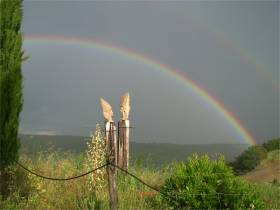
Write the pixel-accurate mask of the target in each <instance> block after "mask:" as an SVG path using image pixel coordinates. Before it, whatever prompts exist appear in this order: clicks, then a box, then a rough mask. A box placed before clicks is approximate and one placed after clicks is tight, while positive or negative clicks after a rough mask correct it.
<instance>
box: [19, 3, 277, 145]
mask: <svg viewBox="0 0 280 210" xmlns="http://www.w3.org/2000/svg"><path fill="white" fill-rule="evenodd" d="M23 32H24V34H26V35H44V36H47V35H62V36H75V37H94V38H96V39H97V40H103V41H105V42H108V43H112V44H115V45H118V46H123V47H126V48H129V49H132V50H135V51H138V52H141V53H143V54H145V55H146V56H148V57H151V58H153V59H156V60H158V61H160V62H162V63H165V64H168V65H169V66H172V67H174V68H176V69H178V70H179V71H180V72H181V73H183V74H185V75H187V76H188V77H190V78H191V79H192V80H194V81H196V82H197V83H198V84H200V85H201V86H203V87H204V88H205V89H206V90H207V91H208V92H209V93H210V94H212V95H213V96H216V97H217V98H218V99H219V100H221V101H222V102H223V103H224V104H225V106H226V107H227V108H228V109H229V110H231V111H232V112H233V113H235V115H236V116H237V117H238V118H239V119H240V120H241V122H242V123H243V125H244V126H245V127H246V128H247V129H248V130H249V131H250V132H251V133H252V134H253V135H254V137H256V139H257V140H258V141H259V142H261V141H263V140H266V139H269V138H273V137H276V136H279V88H277V87H276V86H277V85H279V83H278V81H279V66H278V57H279V53H278V50H279V45H278V44H279V43H278V37H279V3H278V2H267V3H265V2H251V1H249V2H216V1H215V2H153V3H151V2H117V3H114V2H91V1H70V2H67V1H56V2H49V1H43V2H35V1H25V2H24V19H23ZM64 47H65V48H63V47H60V49H58V48H57V47H55V46H54V45H51V44H50V45H49V46H46V45H44V46H43V45H41V46H39V45H36V46H35V45H28V44H26V45H25V48H26V49H27V50H28V51H29V53H30V54H31V59H30V60H29V61H28V62H27V63H26V64H24V66H23V67H24V68H23V70H24V75H25V77H26V80H25V85H24V86H25V105H24V110H23V113H22V130H23V131H32V132H35V131H43V130H49V131H55V132H58V133H71V134H76V135H88V133H89V131H90V130H92V128H93V127H94V124H95V122H97V121H99V122H100V121H102V118H101V116H100V110H99V104H98V99H99V97H100V96H104V97H107V98H108V99H111V100H110V101H112V103H113V104H114V107H115V109H116V111H115V112H116V115H117V107H118V100H119V99H118V97H119V95H120V94H121V93H122V92H124V91H126V90H129V91H130V92H131V93H132V103H134V104H133V106H134V107H132V110H133V111H132V119H133V117H134V120H135V123H136V124H137V125H136V126H137V127H138V130H137V131H135V135H136V136H137V140H139V141H142V140H143V139H144V140H143V141H145V140H147V139H149V138H150V139H151V140H153V141H173V142H181V143H182V142H183V143H184V142H204V141H207V142H215V141H220V142H223V141H225V142H228V141H231V139H234V138H240V136H238V135H237V132H236V131H234V130H233V129H232V128H231V127H230V126H229V125H228V124H227V123H225V120H224V119H222V118H221V116H220V115H218V114H217V113H216V112H215V111H213V109H211V108H210V109H209V106H208V105H205V102H202V101H201V100H200V99H199V100H200V101H199V100H198V99H196V97H195V96H194V95H193V93H191V92H189V90H186V89H187V88H186V87H183V86H180V85H179V84H178V82H176V81H175V80H174V79H172V78H168V77H164V76H161V74H158V73H152V72H154V70H152V69H149V68H148V70H147V67H145V66H143V65H141V64H136V63H135V62H132V61H129V62H128V61H123V62H119V61H116V62H112V63H108V60H106V59H108V57H106V56H107V55H100V54H98V52H93V51H88V50H85V49H84V50H82V49H78V48H71V47H66V46H64ZM77 51H78V54H79V56H77ZM94 53H96V54H94ZM93 55H96V56H97V57H98V56H99V57H98V58H93ZM67 63H68V64H67ZM77 69H79V71H77ZM131 69H132V70H131ZM113 71H115V72H113ZM112 72H113V73H112ZM112 75H113V76H112ZM124 75H126V76H124ZM156 78H158V80H156ZM156 81H157V83H156ZM104 84H106V85H108V89H107V90H104V89H105V88H104ZM143 84H145V85H143ZM166 84H168V85H166ZM273 84H276V85H273ZM169 86H170V88H169ZM197 100H198V101H197ZM200 103H202V105H201V106H200V105H198V104H200ZM203 103H204V105H203ZM90 113H92V114H90ZM182 113H183V114H182ZM151 116H152V117H151ZM201 119H203V120H201ZM169 120H171V124H172V127H169V124H170V122H168V121H169ZM213 120H215V121H216V122H217V123H216V124H213V123H212V122H213ZM91 125H92V127H91V128H89V127H90V126H91ZM219 128H222V129H219ZM217 130H219V132H217ZM220 130H223V131H220ZM162 131H163V132H162ZM135 138H136V137H135ZM172 138H173V139H172ZM186 139H188V140H186ZM226 139H230V140H226Z"/></svg>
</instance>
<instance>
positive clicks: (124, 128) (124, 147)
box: [118, 120, 129, 170]
mask: <svg viewBox="0 0 280 210" xmlns="http://www.w3.org/2000/svg"><path fill="white" fill-rule="evenodd" d="M128 165H129V120H121V121H119V122H118V166H119V167H121V168H123V169H125V170H127V169H128Z"/></svg>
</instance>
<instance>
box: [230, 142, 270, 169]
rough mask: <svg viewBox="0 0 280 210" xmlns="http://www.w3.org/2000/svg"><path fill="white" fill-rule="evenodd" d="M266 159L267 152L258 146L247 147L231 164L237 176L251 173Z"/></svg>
mask: <svg viewBox="0 0 280 210" xmlns="http://www.w3.org/2000/svg"><path fill="white" fill-rule="evenodd" d="M266 157H267V151H266V149H265V148H264V147H262V146H260V145H254V146H250V147H248V148H247V149H246V150H245V151H243V152H242V153H241V154H240V155H238V156H237V157H236V158H235V160H234V161H233V162H232V163H231V166H232V167H233V169H234V171H235V172H236V173H237V174H244V173H247V172H249V171H252V170H253V169H254V168H255V167H256V166H258V165H259V164H260V162H261V161H262V160H263V159H265V158H266Z"/></svg>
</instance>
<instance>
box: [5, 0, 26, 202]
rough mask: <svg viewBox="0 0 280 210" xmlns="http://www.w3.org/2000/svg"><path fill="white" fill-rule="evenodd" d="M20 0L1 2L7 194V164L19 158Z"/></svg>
mask: <svg viewBox="0 0 280 210" xmlns="http://www.w3.org/2000/svg"><path fill="white" fill-rule="evenodd" d="M21 18H22V1H21V0H13V1H10V0H1V1H0V29H1V30H0V46H1V51H0V104H1V105H0V147H1V154H0V155H1V158H0V190H1V195H2V198H4V197H6V196H7V194H8V188H7V184H8V182H9V181H11V176H10V175H9V174H10V173H9V172H8V171H7V170H8V167H9V166H10V165H11V164H12V163H13V161H14V160H15V159H17V158H18V149H19V140H18V126H19V114H20V111H21V109H22V74H21V61H22V59H23V58H22V56H23V53H22V51H21V45H22V37H21V32H20V27H21Z"/></svg>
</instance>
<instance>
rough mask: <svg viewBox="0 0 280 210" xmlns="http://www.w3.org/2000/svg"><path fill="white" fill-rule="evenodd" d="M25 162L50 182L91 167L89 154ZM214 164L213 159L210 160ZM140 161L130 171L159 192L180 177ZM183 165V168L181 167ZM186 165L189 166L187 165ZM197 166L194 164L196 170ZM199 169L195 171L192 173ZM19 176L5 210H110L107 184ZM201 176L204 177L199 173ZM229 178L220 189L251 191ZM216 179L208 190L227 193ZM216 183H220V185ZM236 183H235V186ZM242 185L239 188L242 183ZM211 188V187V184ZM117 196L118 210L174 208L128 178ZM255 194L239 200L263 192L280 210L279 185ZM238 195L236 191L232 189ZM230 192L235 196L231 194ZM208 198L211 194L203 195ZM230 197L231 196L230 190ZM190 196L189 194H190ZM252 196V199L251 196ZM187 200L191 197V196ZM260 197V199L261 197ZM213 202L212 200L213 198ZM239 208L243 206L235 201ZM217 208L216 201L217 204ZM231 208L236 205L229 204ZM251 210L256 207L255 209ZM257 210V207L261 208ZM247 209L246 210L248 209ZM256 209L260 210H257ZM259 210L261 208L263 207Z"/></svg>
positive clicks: (121, 180) (48, 155) (17, 172)
mask: <svg viewBox="0 0 280 210" xmlns="http://www.w3.org/2000/svg"><path fill="white" fill-rule="evenodd" d="M219 161H221V165H220V166H217V168H215V169H214V168H212V169H211V167H209V168H207V167H204V169H205V170H206V171H205V173H206V174H209V175H211V174H212V173H211V170H212V171H218V169H219V170H222V168H223V167H225V166H224V162H223V161H222V160H218V161H216V162H217V164H218V163H219ZM20 162H22V163H23V164H24V165H26V166H27V167H28V168H29V169H31V170H33V171H36V172H38V173H40V174H43V175H46V176H50V177H70V176H73V175H78V174H81V173H83V172H86V171H87V170H88V168H87V166H86V165H85V163H86V162H87V156H86V155H73V154H70V153H61V152H56V151H50V152H44V153H40V154H38V155H37V157H36V158H33V159H30V158H28V157H27V156H21V158H20ZM209 162H210V160H209ZM142 163H143V162H142V161H141V160H137V161H135V162H133V163H132V164H131V166H130V171H131V172H132V173H133V174H136V175H137V176H138V177H140V178H141V179H142V180H143V181H145V182H147V183H149V184H151V185H152V186H155V187H156V188H157V189H160V188H163V189H164V187H163V186H165V183H166V182H167V180H169V179H170V177H172V175H173V174H174V173H176V174H177V172H178V171H177V169H176V168H177V167H178V165H176V164H175V165H168V166H165V167H162V168H161V169H158V168H157V169H153V168H147V167H145V166H144V165H143V164H142ZM182 164H183V163H182ZM184 165H185V164H184ZM193 166H195V164H194V165H193ZM193 169H194V168H193ZM12 171H14V172H13V173H14V181H13V183H11V185H10V187H11V188H12V187H14V186H17V187H16V189H17V190H16V191H14V193H13V194H12V195H11V196H10V197H9V199H8V200H6V201H2V202H0V209H23V210H29V209H38V208H39V209H108V208H109V205H108V189H107V186H106V184H105V187H104V188H103V189H100V190H97V191H95V192H94V191H92V190H91V188H90V186H89V182H88V177H87V176H85V177H82V178H79V179H76V180H72V181H49V180H44V179H41V178H38V177H36V176H34V175H31V174H28V173H26V172H25V171H23V170H22V169H21V168H18V167H16V166H13V170H12ZM196 172H202V170H199V168H198V170H197V171H196ZM225 172H226V178H225V179H224V178H223V177H218V178H219V179H218V180H227V181H229V183H227V182H221V183H222V184H221V183H220V185H219V186H224V187H225V190H229V189H227V188H226V186H231V182H233V183H234V184H236V185H238V187H235V186H234V189H235V190H238V191H242V192H244V191H245V192H248V191H247V190H248V189H247V186H248V185H249V184H247V183H246V182H244V181H242V180H240V179H238V178H236V179H235V178H234V177H233V178H232V176H233V175H232V172H231V171H230V170H229V169H228V168H226V169H225ZM202 177H203V176H202V175H201V176H199V178H197V179H196V178H195V180H194V182H197V183H201V185H199V186H198V187H202V182H199V180H200V181H202V180H201V179H202ZM216 178H217V177H216V176H215V175H211V179H210V180H209V187H207V190H212V189H213V188H214V189H216V190H217V191H218V190H219V192H225V191H224V189H222V188H215V185H214V180H215V179H216ZM218 180H217V181H218ZM233 180H235V181H233ZM239 181H240V183H239ZM211 183H212V184H211ZM117 184H118V197H119V209H124V210H126V209H139V210H140V209H170V208H172V207H170V204H169V203H168V202H166V198H164V197H162V196H161V195H160V194H158V193H156V192H155V191H153V190H151V189H149V188H148V187H145V186H143V185H142V184H140V183H139V182H138V181H136V180H135V179H133V178H131V177H129V176H125V175H123V174H122V173H119V175H118V179H117ZM192 186H193V187H192V188H191V189H190V190H194V191H190V193H194V192H197V191H195V190H198V188H196V187H195V186H194V185H192ZM251 187H252V191H253V190H254V189H255V191H256V193H255V192H251V191H250V190H249V194H248V195H247V194H244V195H242V196H241V195H240V196H241V198H240V197H239V195H236V196H237V197H238V198H236V199H241V200H242V201H244V202H245V201H248V203H249V201H251V199H253V200H254V195H257V194H258V193H257V192H261V193H260V195H261V199H262V200H263V201H265V208H264V209H267V208H268V207H269V209H279V206H280V205H279V201H280V199H279V194H280V189H279V187H278V185H272V184H268V183H267V184H266V183H261V184H257V185H251ZM232 191H233V190H232ZM232 191H230V192H232ZM204 192H205V193H206V190H204ZM227 192H229V191H227ZM186 196H187V195H186ZM247 196H248V197H247ZM206 197H207V196H204V197H203V196H201V197H197V199H198V201H200V200H201V199H206ZM187 198H189V197H188V196H187ZM256 198H257V196H256ZM208 199H210V201H212V198H211V197H210V198H208ZM220 199H221V201H222V202H224V205H225V200H226V199H230V198H229V196H225V197H222V196H221V198H220ZM234 201H236V202H237V203H240V202H241V201H239V200H235V199H234ZM214 203H215V201H214ZM229 203H232V201H231V200H229ZM251 207H252V206H251ZM255 207H257V204H256V206H255ZM243 209H245V208H243ZM256 209H257V208H256ZM259 209H260V208H259Z"/></svg>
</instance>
